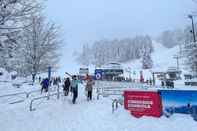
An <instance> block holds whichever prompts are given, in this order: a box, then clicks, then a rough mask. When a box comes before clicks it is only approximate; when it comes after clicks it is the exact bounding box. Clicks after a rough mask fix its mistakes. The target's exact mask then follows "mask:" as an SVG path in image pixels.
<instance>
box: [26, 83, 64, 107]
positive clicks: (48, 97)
mask: <svg viewBox="0 0 197 131" xmlns="http://www.w3.org/2000/svg"><path fill="white" fill-rule="evenodd" d="M59 87H60V86H59V85H58V88H57V92H56V93H53V94H48V95H47V96H41V97H36V98H33V99H32V100H31V102H30V105H29V110H30V111H35V110H36V108H33V102H34V101H37V100H40V99H45V98H47V100H49V99H50V97H51V96H57V99H59V98H60V93H63V92H60V91H59V89H60V88H59Z"/></svg>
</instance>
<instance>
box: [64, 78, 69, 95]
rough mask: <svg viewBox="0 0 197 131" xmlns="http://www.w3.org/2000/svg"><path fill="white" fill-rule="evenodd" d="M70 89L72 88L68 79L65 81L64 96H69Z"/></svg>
mask: <svg viewBox="0 0 197 131" xmlns="http://www.w3.org/2000/svg"><path fill="white" fill-rule="evenodd" d="M69 88H70V79H69V78H66V80H65V81H64V87H63V89H64V95H65V96H67V95H68V93H69Z"/></svg>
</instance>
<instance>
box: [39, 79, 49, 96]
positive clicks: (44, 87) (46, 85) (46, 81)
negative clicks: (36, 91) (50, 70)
mask: <svg viewBox="0 0 197 131" xmlns="http://www.w3.org/2000/svg"><path fill="white" fill-rule="evenodd" d="M41 85H42V88H41V93H42V92H43V90H45V92H48V88H49V79H48V78H45V79H44V80H42V82H41Z"/></svg>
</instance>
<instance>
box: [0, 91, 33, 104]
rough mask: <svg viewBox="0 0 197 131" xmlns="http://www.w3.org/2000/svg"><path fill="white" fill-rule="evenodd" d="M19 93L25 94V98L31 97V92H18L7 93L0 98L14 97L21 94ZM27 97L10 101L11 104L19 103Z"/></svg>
mask: <svg viewBox="0 0 197 131" xmlns="http://www.w3.org/2000/svg"><path fill="white" fill-rule="evenodd" d="M19 95H24V96H25V98H28V97H29V93H27V92H18V93H12V94H6V95H1V96H0V98H5V97H13V96H19ZM25 98H24V99H22V100H16V101H14V102H10V103H9V104H17V103H21V102H24V101H25Z"/></svg>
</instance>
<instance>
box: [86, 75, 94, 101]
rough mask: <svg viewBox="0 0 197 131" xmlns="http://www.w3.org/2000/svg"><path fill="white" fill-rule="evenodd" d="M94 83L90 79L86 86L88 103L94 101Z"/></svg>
mask: <svg viewBox="0 0 197 131" xmlns="http://www.w3.org/2000/svg"><path fill="white" fill-rule="evenodd" d="M93 85H94V81H93V80H92V79H91V78H89V79H88V81H87V84H86V89H85V90H86V91H87V101H89V100H92V90H93Z"/></svg>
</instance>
